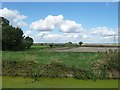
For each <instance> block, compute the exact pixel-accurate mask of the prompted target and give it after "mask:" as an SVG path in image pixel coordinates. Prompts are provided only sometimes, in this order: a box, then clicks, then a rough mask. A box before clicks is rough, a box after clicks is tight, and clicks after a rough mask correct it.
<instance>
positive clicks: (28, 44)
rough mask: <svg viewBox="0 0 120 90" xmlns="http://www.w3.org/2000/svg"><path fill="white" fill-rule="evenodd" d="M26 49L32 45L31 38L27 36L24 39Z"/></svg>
mask: <svg viewBox="0 0 120 90" xmlns="http://www.w3.org/2000/svg"><path fill="white" fill-rule="evenodd" d="M24 43H25V47H26V49H29V48H30V47H31V46H32V45H33V39H32V38H31V37H29V36H27V37H25V39H24Z"/></svg>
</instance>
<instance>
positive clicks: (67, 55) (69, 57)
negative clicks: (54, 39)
mask: <svg viewBox="0 0 120 90" xmlns="http://www.w3.org/2000/svg"><path fill="white" fill-rule="evenodd" d="M50 49H53V48H50V47H49V46H32V47H31V49H29V50H25V51H2V60H3V62H4V61H8V62H4V66H5V68H3V70H4V71H3V72H4V73H6V71H8V72H7V74H9V73H11V74H10V75H13V74H14V73H19V70H20V72H23V71H24V72H29V74H30V76H32V75H33V74H36V73H37V72H39V71H40V73H41V72H42V75H43V76H44V75H46V76H47V77H48V78H46V77H40V78H38V79H37V80H39V81H35V82H32V81H33V80H34V79H35V78H34V77H33V78H23V77H21V76H17V77H15V76H14V75H13V76H14V77H10V76H9V75H8V76H7V75H6V76H3V87H4V88H10V87H11V88H20V87H24V88H25V87H32V88H33V87H38V88H42V87H45V88H49V87H50V88H57V87H60V88H99V87H100V88H117V86H118V81H117V79H116V80H113V79H108V80H105V79H104V78H106V68H105V67H103V66H102V65H104V63H103V61H104V60H102V63H101V61H100V59H101V55H100V53H98V52H47V50H50ZM112 53H113V52H112ZM115 54H116V53H115ZM102 55H103V56H105V59H106V55H107V53H106V55H104V54H102ZM111 55H113V56H112V57H110V58H113V57H114V56H115V55H114V53H113V54H111ZM111 55H110V56H111ZM107 58H109V54H108V56H107ZM11 61H12V62H11ZM14 61H15V62H14ZM98 61H100V62H98ZM16 62H17V63H16ZM19 62H21V64H19ZM52 62H55V63H53V64H51V63H52ZM96 62H97V63H96ZM27 63H30V65H29V64H27ZM34 63H35V64H34ZM61 63H62V64H61ZM94 63H95V64H94ZM99 64H100V65H101V66H100V65H99ZM6 65H7V66H6ZM41 65H43V67H44V68H42V69H44V71H42V70H40V69H41ZM64 65H65V66H64ZM93 65H98V66H97V68H98V69H97V70H102V72H101V71H100V72H101V73H100V74H99V75H98V74H96V75H98V78H96V79H99V78H100V79H104V80H97V81H95V82H94V80H90V79H88V78H90V77H92V76H93V75H92V74H91V71H89V70H91V68H92V67H94V66H93ZM21 66H22V67H21ZM36 67H37V68H36ZM69 67H70V68H69ZM71 67H73V68H72V71H69V70H70V69H71ZM27 68H31V69H29V70H27ZM95 68H96V67H95ZM79 69H80V70H79ZM77 70H78V71H77ZM81 70H82V71H81ZM88 71H89V72H88ZM71 72H72V74H73V75H75V78H76V79H75V78H68V77H67V78H65V77H63V76H62V75H63V74H64V75H66V73H67V74H68V73H71ZM97 72H99V71H97ZM54 74H55V75H56V76H54ZM59 74H60V75H61V76H59ZM84 74H85V75H84ZM50 75H51V76H50ZM49 77H52V78H49ZM53 77H54V78H53ZM55 77H60V78H61V77H62V78H61V79H60V78H59V79H58V78H55ZM84 78H85V79H87V80H81V79H84ZM78 79H80V80H78ZM92 79H93V78H92ZM15 83H16V84H15ZM19 83H21V85H19Z"/></svg>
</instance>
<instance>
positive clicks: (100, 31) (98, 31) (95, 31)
mask: <svg viewBox="0 0 120 90" xmlns="http://www.w3.org/2000/svg"><path fill="white" fill-rule="evenodd" d="M90 34H91V35H98V36H104V37H106V36H114V35H116V32H115V30H113V29H112V28H107V27H96V28H92V29H91V33H90Z"/></svg>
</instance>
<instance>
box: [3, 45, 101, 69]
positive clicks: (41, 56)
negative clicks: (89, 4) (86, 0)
mask: <svg viewBox="0 0 120 90" xmlns="http://www.w3.org/2000/svg"><path fill="white" fill-rule="evenodd" d="M45 48H49V47H48V46H32V48H31V49H30V50H26V51H17V52H12V51H3V52H2V60H13V61H23V62H24V61H35V62H37V63H39V64H49V63H51V62H62V63H64V64H65V65H68V66H75V67H77V68H79V67H83V68H89V67H91V63H92V62H93V61H96V60H97V59H98V58H99V54H98V53H91V52H90V53H89V52H83V53H82V52H43V49H45Z"/></svg>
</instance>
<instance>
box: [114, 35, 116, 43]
mask: <svg viewBox="0 0 120 90" xmlns="http://www.w3.org/2000/svg"><path fill="white" fill-rule="evenodd" d="M115 43H116V35H114V44H115Z"/></svg>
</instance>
